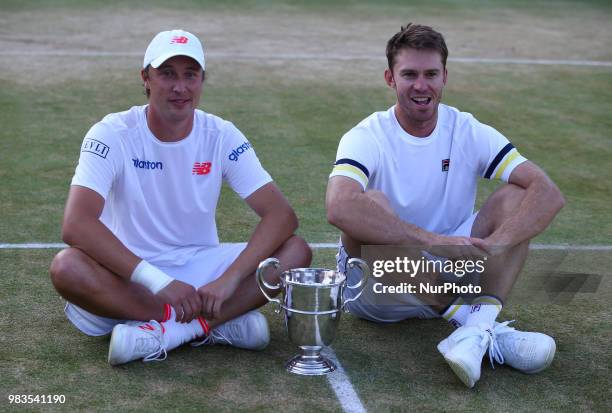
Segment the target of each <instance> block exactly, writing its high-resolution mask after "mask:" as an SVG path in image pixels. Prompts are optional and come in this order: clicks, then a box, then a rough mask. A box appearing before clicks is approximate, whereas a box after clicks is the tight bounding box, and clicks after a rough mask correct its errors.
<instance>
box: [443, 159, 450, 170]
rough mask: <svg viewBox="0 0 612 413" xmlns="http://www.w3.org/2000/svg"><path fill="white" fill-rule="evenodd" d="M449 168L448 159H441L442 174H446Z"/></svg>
mask: <svg viewBox="0 0 612 413" xmlns="http://www.w3.org/2000/svg"><path fill="white" fill-rule="evenodd" d="M449 167H450V159H442V172H448V168H449Z"/></svg>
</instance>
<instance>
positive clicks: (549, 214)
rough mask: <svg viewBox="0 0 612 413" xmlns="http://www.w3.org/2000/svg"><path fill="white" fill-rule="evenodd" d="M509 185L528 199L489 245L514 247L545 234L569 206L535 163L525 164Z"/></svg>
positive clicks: (516, 170) (524, 200) (491, 236)
mask: <svg viewBox="0 0 612 413" xmlns="http://www.w3.org/2000/svg"><path fill="white" fill-rule="evenodd" d="M508 182H509V183H511V184H514V185H517V186H519V187H521V188H523V189H525V197H524V198H523V201H522V202H521V204H520V206H519V208H518V209H517V210H516V213H515V214H514V215H511V216H510V217H508V219H507V220H506V221H505V222H503V223H502V224H501V225H500V226H499V227H498V228H497V229H496V230H495V231H494V232H493V233H492V234H491V235H490V236H488V237H487V239H486V240H487V243H489V244H490V245H495V246H505V247H512V246H514V245H517V244H519V243H521V242H523V241H526V240H529V239H532V238H534V237H535V236H536V235H538V234H539V233H541V232H542V231H544V230H545V229H546V228H547V227H548V225H550V223H551V222H552V220H553V218H554V217H555V215H557V213H558V212H559V211H560V210H561V208H563V206H564V205H565V199H564V198H563V195H562V194H561V191H560V190H559V188H558V187H557V186H556V185H555V184H554V182H553V181H552V180H551V179H550V178H549V177H548V176H547V175H546V174H545V173H544V171H542V169H540V168H539V167H538V166H537V165H535V164H534V163H533V162H530V161H527V162H523V163H522V164H520V165H519V166H517V167H516V168H515V169H514V170H513V171H512V174H510V178H509V180H508Z"/></svg>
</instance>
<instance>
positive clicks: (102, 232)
mask: <svg viewBox="0 0 612 413" xmlns="http://www.w3.org/2000/svg"><path fill="white" fill-rule="evenodd" d="M103 209H104V198H102V196H100V194H98V193H97V192H95V191H93V190H91V189H89V188H85V187H82V186H75V185H73V186H71V187H70V192H69V194H68V201H67V202H66V209H65V211H64V222H63V223H62V239H63V240H64V242H65V243H66V244H68V245H70V246H71V247H73V248H78V249H80V250H81V251H83V252H85V253H86V254H87V255H89V256H90V257H91V258H93V259H94V260H95V261H96V262H98V263H100V264H101V265H103V266H104V267H106V268H107V269H108V270H110V271H112V272H113V273H115V274H116V275H118V276H120V277H123V278H127V279H129V278H130V275H131V274H132V272H133V271H134V268H136V266H137V265H138V263H139V262H140V258H138V257H137V256H136V255H134V254H133V253H132V252H131V251H130V250H129V249H127V248H126V247H125V246H124V245H123V243H122V242H121V241H119V239H118V238H117V237H116V236H115V235H114V234H113V233H112V232H111V231H110V230H109V229H108V228H107V227H106V225H104V224H103V223H102V222H101V221H100V215H101V214H102V210H103Z"/></svg>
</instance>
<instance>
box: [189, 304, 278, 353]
mask: <svg viewBox="0 0 612 413" xmlns="http://www.w3.org/2000/svg"><path fill="white" fill-rule="evenodd" d="M269 343H270V330H269V328H268V321H267V320H266V317H264V316H263V314H261V313H260V312H258V311H249V312H248V313H246V314H243V315H241V316H239V317H236V318H234V319H233V320H229V321H226V322H225V323H223V324H221V325H219V326H217V327H215V328H214V329H213V330H212V331H211V332H210V333H209V334H208V336H206V338H205V339H204V340H203V341H200V342H197V343H192V344H191V345H192V346H194V347H197V346H201V345H213V344H228V345H230V346H234V347H239V348H244V349H248V350H263V349H264V348H266V347H267V346H268V344H269Z"/></svg>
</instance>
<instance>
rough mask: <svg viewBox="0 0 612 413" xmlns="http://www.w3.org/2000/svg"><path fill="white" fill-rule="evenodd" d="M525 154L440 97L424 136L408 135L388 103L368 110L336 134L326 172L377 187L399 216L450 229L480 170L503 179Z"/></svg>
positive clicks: (469, 209)
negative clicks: (435, 118) (382, 109)
mask: <svg viewBox="0 0 612 413" xmlns="http://www.w3.org/2000/svg"><path fill="white" fill-rule="evenodd" d="M524 161H526V159H525V158H524V157H522V156H521V155H520V154H519V153H518V151H517V150H516V149H515V148H514V146H513V145H512V144H511V143H510V142H509V141H508V139H506V138H505V137H504V136H503V135H502V134H501V133H499V132H498V131H496V130H495V129H493V128H491V127H490V126H487V125H484V124H482V123H480V122H478V121H477V120H476V119H475V118H474V117H473V116H472V115H471V114H469V113H465V112H460V111H459V110H457V109H456V108H453V107H450V106H447V105H443V104H440V105H439V107H438V122H437V124H436V127H435V129H434V131H433V132H432V133H431V135H430V136H428V137H424V138H419V137H415V136H411V135H410V134H408V133H407V132H406V131H404V129H402V127H401V126H400V124H399V123H398V121H397V118H396V116H395V106H393V107H391V108H389V109H388V110H387V111H385V112H376V113H374V114H372V115H370V116H369V117H367V118H366V119H364V120H363V121H361V122H360V123H359V124H358V125H357V126H355V127H354V128H353V129H351V130H350V131H349V132H347V133H346V134H345V135H344V136H343V137H342V139H341V140H340V145H339V146H338V152H337V155H336V162H335V164H334V168H333V171H332V173H331V175H330V176H337V175H340V176H346V177H349V178H352V179H354V180H356V181H357V182H359V183H360V184H361V186H362V187H363V189H364V190H369V189H375V190H379V191H382V192H383V193H384V194H385V195H386V196H387V197H388V198H389V201H390V202H391V205H392V207H393V210H394V211H395V212H396V213H397V214H398V216H399V217H400V218H402V220H404V221H406V222H410V223H412V224H414V225H417V226H419V227H421V228H424V229H426V230H428V231H431V232H435V233H438V234H452V233H453V232H454V231H455V230H456V229H457V228H458V227H459V225H461V223H462V222H464V221H465V220H466V219H468V218H469V217H470V216H471V215H472V214H473V212H474V204H475V201H476V192H477V183H478V179H479V178H480V177H484V178H487V179H501V180H503V181H506V182H507V181H508V178H509V176H510V174H511V173H512V171H513V170H514V168H516V167H517V166H518V165H519V164H521V163H522V162H524Z"/></svg>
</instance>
